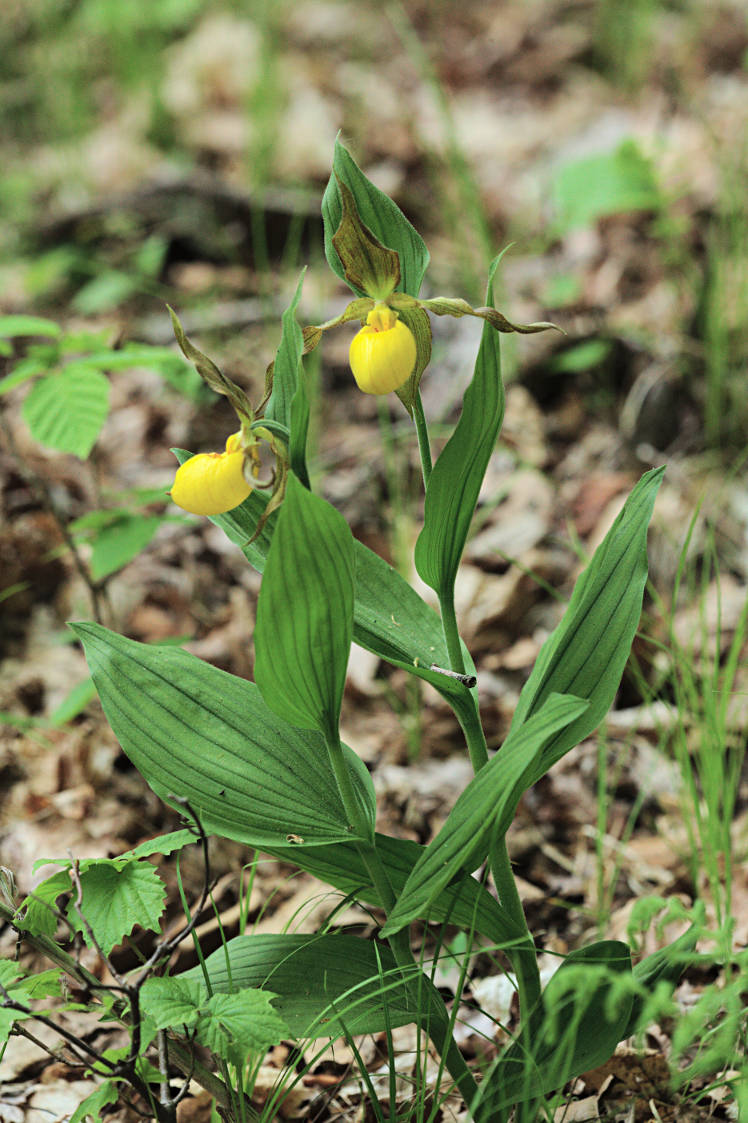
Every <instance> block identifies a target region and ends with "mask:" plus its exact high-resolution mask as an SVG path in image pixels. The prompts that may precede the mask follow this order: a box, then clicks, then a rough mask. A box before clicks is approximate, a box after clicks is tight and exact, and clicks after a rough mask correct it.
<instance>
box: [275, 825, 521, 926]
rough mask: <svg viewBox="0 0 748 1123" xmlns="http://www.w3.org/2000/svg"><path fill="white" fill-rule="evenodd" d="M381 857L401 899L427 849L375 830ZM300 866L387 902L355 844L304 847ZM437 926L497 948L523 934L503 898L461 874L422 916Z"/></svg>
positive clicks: (298, 854) (297, 854) (373, 901)
mask: <svg viewBox="0 0 748 1123" xmlns="http://www.w3.org/2000/svg"><path fill="white" fill-rule="evenodd" d="M374 841H375V844H376V848H377V851H378V853H379V858H380V860H381V862H382V865H383V866H384V869H385V871H386V873H387V877H388V879H389V882H390V884H391V886H392V888H393V890H394V893H395V897H399V896H400V894H401V893H402V891H403V888H404V887H405V883H406V882H407V880H408V878H409V876H410V875H411V873H412V871H413V869H414V867H415V866H416V864H417V863H418V861H419V860H420V859H421V858H422V857H423V855H424V854H425V853H426V847H425V846H420V845H419V844H418V843H417V842H410V841H409V840H408V839H404V838H391V837H390V836H389V835H383V834H375V836H374ZM266 851H267V853H270V854H274V855H275V856H276V857H279V858H283V859H285V860H288V857H289V855H288V853H287V852H282V851H275V850H273V849H272V848H270V849H268V848H266ZM291 857H292V858H293V861H294V862H295V863H296V865H297V866H299V867H300V869H303V870H306V872H307V873H311V874H314V876H315V877H318V878H319V879H320V881H325V882H327V884H328V885H334V886H335V888H336V889H339V890H340V891H341V893H344V894H345V895H346V896H349V895H350V896H352V897H355V898H357V899H358V900H360V901H364V902H366V903H367V904H370V905H379V906H382V901H381V900H380V898H379V895H378V893H377V891H376V889H375V888H374V886H373V884H372V882H371V878H370V875H369V873H368V871H367V869H366V866H365V865H364V862H363V860H362V858H361V855H360V853H359V851H358V850H357V848H356V846H355V844H354V843H349V842H336V843H334V844H333V845H331V846H299V847H297V848H296V849H295V850H294V852H293V854H292V855H291ZM419 915H420V917H421V919H424V920H428V921H431V922H432V923H434V924H442V923H446V924H454V925H456V926H457V927H458V928H462V929H463V930H464V931H474V932H476V933H477V934H479V935H481V936H485V937H486V939H487V940H489V941H490V942H491V944H492V945H494V946H495V947H497V948H500V947H510V946H512V945H513V944H515V943H516V942H517V941H518V940H520V939H521V938H522V933H521V932H520V931H519V930H518V929H517V927H516V926H515V925H514V923H513V922H512V920H511V918H510V917H509V916H507V914H506V913H505V912H504V910H503V909H502V908H501V906H500V905H499V903H498V901H497V900H496V899H495V898H494V897H492V896H491V894H490V893H489V892H488V890H487V889H486V888H485V887H484V886H483V885H481V883H480V882H479V881H476V880H475V878H473V877H470V876H469V875H468V874H466V873H465V874H458V876H457V877H456V878H454V880H453V881H452V882H451V883H450V884H449V885H448V886H446V888H445V889H444V890H443V891H442V892H441V893H440V894H439V895H438V896H437V897H436V899H435V900H433V901H432V902H431V903H430V904H429V906H428V909H427V910H425V911H424V912H423V913H421V914H419Z"/></svg>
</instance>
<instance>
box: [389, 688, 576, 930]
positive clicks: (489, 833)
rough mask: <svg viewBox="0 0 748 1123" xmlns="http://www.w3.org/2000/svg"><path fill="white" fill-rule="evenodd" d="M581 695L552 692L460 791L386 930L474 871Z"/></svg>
mask: <svg viewBox="0 0 748 1123" xmlns="http://www.w3.org/2000/svg"><path fill="white" fill-rule="evenodd" d="M587 706H588V703H587V702H581V701H580V700H579V699H578V698H570V697H567V696H564V695H558V694H556V695H551V697H550V698H549V699H548V701H547V702H546V703H545V705H544V706H543V708H542V709H541V710H540V711H539V712H538V713H536V714H535V715H534V716H533V717H532V718H530V719H529V721H527V722H525V723H524V725H522V726H519V727H518V728H517V729H516V730H514V731H513V732H512V733H510V734H509V736H508V737H507V739H506V741H505V742H504V744H503V745H502V747H501V749H500V751H499V752H498V753H497V754H496V755H495V756H494V757H493V759H492V760H490V761H489V763H488V764H487V765H485V766H484V767H483V768H481V770H480V772H478V773H477V775H476V776H474V777H473V779H472V780H471V781H470V783H469V784H468V786H467V787H466V788H465V790H464V791H463V792H462V794H461V795H460V797H459V799H458V800H457V803H456V804H455V805H454V807H453V808H452V810H451V811H450V813H449V815H448V816H447V820H446V822H445V824H444V826H443V827H442V829H441V830H440V831H439V833H438V835H437V836H436V838H435V839H434V840H433V841H432V842H431V843H430V845H429V846H428V847H427V848H426V850H425V851H424V854H423V856H422V857H421V859H420V860H419V862H418V863H417V865H416V866H415V867H414V869H413V871H412V873H411V874H410V876H409V877H408V880H407V882H406V883H405V886H404V888H403V889H402V891H401V892H400V893H398V895H397V902H396V904H395V908H394V909H393V910H392V912H391V913H390V915H389V918H388V920H387V923H386V924H385V926H384V928H383V929H382V932H383V934H384V935H385V936H389V935H392V934H393V933H394V932H399V930H400V929H401V928H404V927H405V925H406V924H409V923H410V922H411V921H412V920H415V918H416V917H418V916H423V914H424V913H425V912H427V911H428V908H429V906H430V905H431V903H432V901H435V900H437V899H438V898H439V896H440V894H441V893H443V892H444V890H445V889H446V887H447V886H448V885H449V883H450V881H451V880H452V878H453V877H455V876H458V875H459V874H460V873H465V872H467V873H470V872H471V871H472V870H473V869H475V867H476V866H478V865H480V863H481V862H482V861H483V859H484V858H485V857H486V855H487V854H488V851H489V848H490V845H491V839H492V838H493V837H495V836H500V835H503V834H505V833H506V831H507V829H508V828H509V825H510V823H511V821H512V819H513V818H514V813H515V811H516V809H517V804H518V803H519V800H520V797H521V795H522V793H523V792H524V790H525V788H526V787H527V784H526V783H525V777H526V775H527V773H528V771H529V770H530V769H531V768H532V767H533V764H534V762H535V760H536V759H537V757H538V756H539V755H540V753H541V752H542V751H543V746H544V745H546V744H547V742H548V740H549V739H550V738H551V737H552V736H553V735H554V734H555V733H557V732H558V731H559V730H560V729H564V728H565V727H566V726H568V725H569V724H570V723H571V722H572V721H574V720H575V718H577V717H578V716H579V714H580V713H581V712H583V711H584V710H586V709H587Z"/></svg>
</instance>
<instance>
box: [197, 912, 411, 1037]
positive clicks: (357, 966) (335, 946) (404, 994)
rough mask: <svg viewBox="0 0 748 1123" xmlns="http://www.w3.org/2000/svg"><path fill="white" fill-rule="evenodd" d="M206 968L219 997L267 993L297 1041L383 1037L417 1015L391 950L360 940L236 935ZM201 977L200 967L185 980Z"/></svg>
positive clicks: (333, 936)
mask: <svg viewBox="0 0 748 1123" xmlns="http://www.w3.org/2000/svg"><path fill="white" fill-rule="evenodd" d="M205 965H206V968H207V971H208V976H209V978H210V984H211V988H212V989H213V991H214V992H215V993H216V994H227V993H228V994H231V993H234V992H236V991H237V990H240V989H243V988H247V987H252V988H265V987H267V988H268V989H269V990H270V991H271V992H272V993H273V994H274V996H275V1009H276V1011H277V1013H278V1014H279V1015H280V1017H281V1018H282V1019H283V1020H284V1022H285V1023H286V1024H287V1025H288V1027H289V1029H290V1031H291V1034H292V1036H294V1037H297V1038H317V1037H340V1036H342V1035H343V1034H344V1033H351V1034H359V1033H378V1032H380V1031H381V1030H382V1029H384V1028H385V1027H386V1025H387V1019H389V1025H390V1026H401V1025H407V1024H408V1023H409V1022H413V1021H416V1020H417V1017H418V1010H417V1008H416V1006H415V1004H414V1002H413V1000H412V998H411V997H410V994H409V989H408V986H407V984H406V983H405V981H404V980H402V979H401V978H400V975H399V970H398V968H397V966H396V963H395V960H394V957H393V955H392V953H391V952H390V950H389V949H388V948H387V947H383V946H381V945H379V944H374V943H373V942H372V941H369V940H363V939H359V938H358V937H356V936H346V935H330V934H327V935H322V936H304V935H246V936H237V937H235V938H234V939H233V940H229V941H228V943H227V944H226V946H225V947H224V948H219V949H218V951H215V952H213V954H212V955H209V956H208V957H207V959H206V961H205ZM417 974H418V975H420V972H417V970H416V971H414V979H415V977H416V975H417ZM200 977H201V976H200V968H193V969H192V970H190V971H188V972H185V974H184V975H181V976H180V978H183V979H184V978H190V979H199V978H200ZM423 985H424V987H425V986H427V980H425V979H424V983H423Z"/></svg>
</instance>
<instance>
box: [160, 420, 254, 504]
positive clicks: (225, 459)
mask: <svg viewBox="0 0 748 1123" xmlns="http://www.w3.org/2000/svg"><path fill="white" fill-rule="evenodd" d="M251 491H252V487H251V485H250V484H248V483H247V481H246V479H245V478H244V453H243V451H242V448H241V441H240V434H239V433H233V434H232V435H231V436H230V437H229V438H228V440H227V441H226V451H225V452H200V453H198V454H197V456H191V457H190V459H189V460H185V462H184V464H182V466H181V467H180V468H179V469H178V470H177V474H176V476H175V478H174V485H173V487H172V489H171V500H172V502H173V503H176V505H177V507H181V508H182V510H184V511H189V512H190V514H193V515H222V514H224V513H225V512H226V511H232V510H233V509H234V507H238V506H239V504H240V503H243V502H244V500H245V499H246V498H247V496H248V495H249V494H250V492H251Z"/></svg>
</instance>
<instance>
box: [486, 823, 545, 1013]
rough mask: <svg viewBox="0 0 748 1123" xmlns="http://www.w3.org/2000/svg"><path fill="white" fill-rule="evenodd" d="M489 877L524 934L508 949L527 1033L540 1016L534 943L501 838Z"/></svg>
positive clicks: (493, 853)
mask: <svg viewBox="0 0 748 1123" xmlns="http://www.w3.org/2000/svg"><path fill="white" fill-rule="evenodd" d="M489 862H490V866H491V873H492V875H493V880H494V884H495V885H496V889H497V892H498V894H499V904H500V905H501V907H502V908H503V909H504V911H505V912H506V913H508V914H509V916H511V918H512V920H513V921H514V923H515V924H516V926H517V929H518V931H520V932H522V933H523V936H522V939H521V940H520V941H518V943H517V944H516V946H515V947H514V948H511V949H507V955H508V956H509V958H510V960H511V962H512V966H513V968H514V971H515V974H516V976H517V989H518V990H519V1006H520V1011H521V1014H522V1023H523V1030H524V1031H525V1032H529V1031H530V1029H531V1027H532V1025H533V1022H534V1021H535V1019H536V1018H537V1017H538V1015H539V1013H540V971H539V970H538V960H537V955H536V952H535V943H534V941H533V938H532V936H531V935H530V930H529V929H528V927H527V920H526V919H525V911H524V909H523V908H522V901H521V900H520V896H519V892H518V891H517V882H516V881H515V879H514V874H513V873H512V864H511V862H510V860H509V852H508V850H507V846H506V837H505V836H504V835H502V836H501V838H499V839H497V840H496V841H495V842H494V844H493V846H492V847H491V852H490V854H489Z"/></svg>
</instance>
